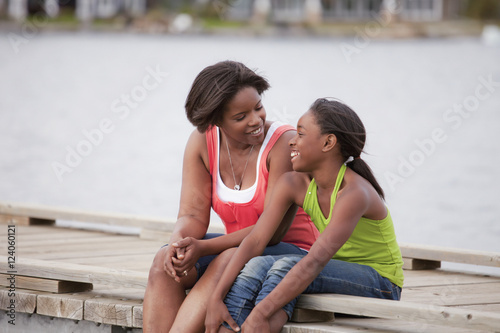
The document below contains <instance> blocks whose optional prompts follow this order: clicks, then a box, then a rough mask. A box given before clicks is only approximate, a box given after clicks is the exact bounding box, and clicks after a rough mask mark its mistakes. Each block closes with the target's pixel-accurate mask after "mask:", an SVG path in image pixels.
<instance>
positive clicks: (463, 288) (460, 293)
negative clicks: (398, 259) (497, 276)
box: [401, 281, 500, 306]
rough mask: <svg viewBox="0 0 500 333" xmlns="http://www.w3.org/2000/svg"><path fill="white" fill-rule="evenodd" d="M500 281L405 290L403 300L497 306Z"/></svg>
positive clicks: (438, 303)
mask: <svg viewBox="0 0 500 333" xmlns="http://www.w3.org/2000/svg"><path fill="white" fill-rule="evenodd" d="M499 297H500V281H499V282H496V283H484V284H478V283H473V284H448V285H444V286H437V287H420V288H405V289H404V290H403V293H402V295H401V299H403V300H405V301H411V302H418V303H425V304H433V305H440V306H443V305H446V306H448V305H469V304H488V303H491V304H495V303H498V302H499V301H500V298H499Z"/></svg>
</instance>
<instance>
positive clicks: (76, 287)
mask: <svg viewBox="0 0 500 333" xmlns="http://www.w3.org/2000/svg"><path fill="white" fill-rule="evenodd" d="M9 276H10V275H7V274H1V273H0V286H5V287H9V284H10V283H9V281H8V279H7V278H8V277H9ZM15 285H16V288H21V289H31V290H39V291H46V292H49V293H57V294H60V293H69V292H82V291H88V290H92V284H91V283H82V282H74V281H60V280H52V279H40V278H34V277H28V276H16V282H15Z"/></svg>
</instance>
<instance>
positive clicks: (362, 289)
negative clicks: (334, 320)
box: [255, 256, 401, 318]
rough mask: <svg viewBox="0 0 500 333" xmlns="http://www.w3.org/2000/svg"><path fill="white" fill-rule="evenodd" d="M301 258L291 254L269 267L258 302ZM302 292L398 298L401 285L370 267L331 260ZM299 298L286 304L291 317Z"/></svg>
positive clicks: (256, 302) (286, 309) (256, 301)
mask: <svg viewBox="0 0 500 333" xmlns="http://www.w3.org/2000/svg"><path fill="white" fill-rule="evenodd" d="M300 259H302V257H301V256H289V257H285V258H281V259H279V260H277V261H276V262H275V263H274V264H273V265H272V267H271V268H270V269H269V271H268V273H267V276H266V278H265V280H264V282H263V283H262V288H261V291H260V292H259V295H258V296H257V298H256V300H255V304H258V303H259V302H260V301H262V300H263V299H264V297H266V296H267V295H268V294H269V293H270V292H271V291H272V290H273V289H274V288H275V287H276V286H277V285H278V284H279V283H280V282H281V280H283V278H284V277H285V275H286V274H287V273H288V272H289V271H290V270H291V269H292V267H293V266H295V264H297V263H298V262H299V261H300ZM303 293H304V294H316V293H335V294H344V295H354V296H364V297H374V298H383V299H392V300H399V299H400V297H401V288H399V287H398V286H396V285H394V284H393V283H391V282H390V281H389V280H388V279H387V278H384V277H382V276H381V275H380V274H379V273H378V272H377V271H376V270H375V269H373V268H371V267H370V266H366V265H360V264H356V263H350V262H345V261H340V260H330V261H329V262H328V264H327V265H326V266H325V268H323V270H322V271H321V273H320V274H319V275H318V276H317V277H316V279H314V280H313V282H312V283H311V284H310V285H309V286H308V287H307V288H306V290H305V291H304V292H303ZM297 299H298V297H297V298H295V299H294V300H292V301H291V302H290V303H288V304H287V305H285V306H284V307H283V309H284V310H285V312H286V313H287V315H288V317H289V318H290V317H291V315H292V312H293V307H294V306H295V303H296V302H297Z"/></svg>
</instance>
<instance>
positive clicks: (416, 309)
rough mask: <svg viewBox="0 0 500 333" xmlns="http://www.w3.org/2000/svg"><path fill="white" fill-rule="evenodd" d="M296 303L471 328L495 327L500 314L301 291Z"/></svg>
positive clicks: (304, 305) (327, 309)
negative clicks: (302, 293)
mask: <svg viewBox="0 0 500 333" xmlns="http://www.w3.org/2000/svg"><path fill="white" fill-rule="evenodd" d="M297 306H298V307H300V308H305V309H313V310H322V311H331V312H338V313H346V314H353V315H358V316H368V317H378V318H386V319H403V320H408V321H415V322H425V323H429V324H437V325H449V326H454V327H470V328H473V329H487V330H488V329H489V330H491V329H498V327H500V314H497V313H488V312H480V311H475V310H469V309H460V308H452V307H443V306H436V305H432V304H420V303H412V302H405V301H399V302H398V301H389V300H382V299H376V298H368V297H356V296H347V295H336V294H314V295H313V294H309V295H301V296H300V299H299V302H298V303H297Z"/></svg>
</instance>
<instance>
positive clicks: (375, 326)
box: [294, 316, 485, 333]
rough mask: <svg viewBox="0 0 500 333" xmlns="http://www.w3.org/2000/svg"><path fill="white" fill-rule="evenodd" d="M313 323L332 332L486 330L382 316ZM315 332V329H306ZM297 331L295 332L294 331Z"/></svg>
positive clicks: (456, 332)
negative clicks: (382, 317) (326, 323)
mask: <svg viewBox="0 0 500 333" xmlns="http://www.w3.org/2000/svg"><path fill="white" fill-rule="evenodd" d="M313 325H314V326H312V325H311V328H319V329H321V328H323V327H325V330H324V331H323V330H321V331H319V332H322V333H327V332H328V333H331V332H342V333H344V332H345V333H347V332H349V333H351V332H352V333H359V332H377V333H380V332H387V333H395V332H406V333H443V332H446V333H474V332H476V333H485V330H475V329H471V328H470V327H452V326H443V325H435V324H430V323H427V322H412V323H409V322H408V321H406V320H397V319H380V318H368V317H364V318H360V317H355V316H344V317H341V316H339V317H338V318H336V320H335V322H333V323H330V324H329V325H328V326H326V325H325V326H323V324H319V325H315V324H313ZM304 332H308V333H310V332H313V331H304ZM294 333H295V332H294Z"/></svg>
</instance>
